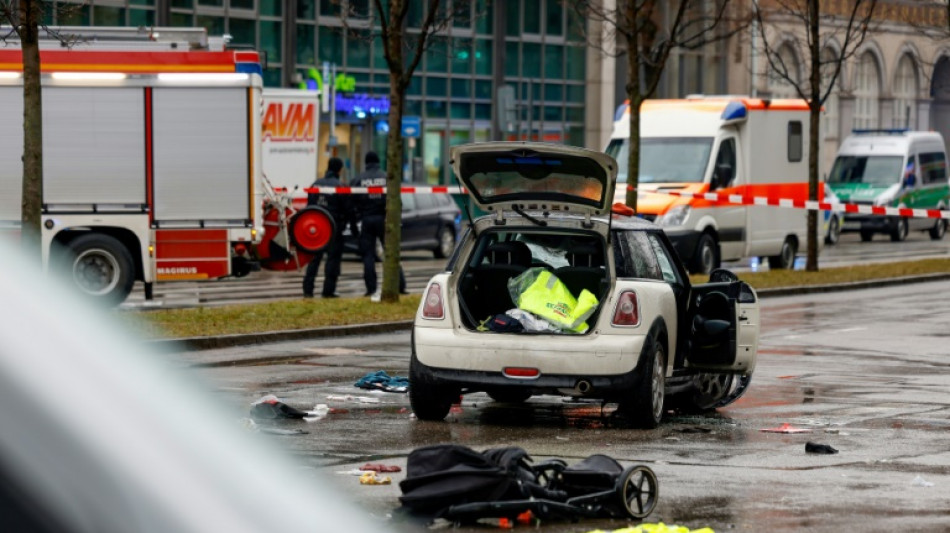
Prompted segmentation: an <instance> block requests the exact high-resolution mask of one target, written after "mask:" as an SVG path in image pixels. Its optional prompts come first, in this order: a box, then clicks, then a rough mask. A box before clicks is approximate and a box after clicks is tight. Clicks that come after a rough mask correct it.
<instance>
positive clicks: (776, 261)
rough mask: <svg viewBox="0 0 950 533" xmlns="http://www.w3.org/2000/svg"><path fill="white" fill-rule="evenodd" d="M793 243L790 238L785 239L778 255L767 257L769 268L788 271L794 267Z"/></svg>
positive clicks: (794, 250) (794, 251)
mask: <svg viewBox="0 0 950 533" xmlns="http://www.w3.org/2000/svg"><path fill="white" fill-rule="evenodd" d="M796 252H797V250H796V249H795V243H794V242H793V241H792V239H791V238H788V237H786V238H785V242H783V243H782V251H781V252H779V254H778V255H773V256H772V257H769V268H771V269H773V270H776V269H782V270H788V269H790V268H792V267H793V266H794V265H795V253H796Z"/></svg>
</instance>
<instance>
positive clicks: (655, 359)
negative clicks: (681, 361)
mask: <svg viewBox="0 0 950 533" xmlns="http://www.w3.org/2000/svg"><path fill="white" fill-rule="evenodd" d="M640 357H641V358H643V361H644V365H643V372H642V374H641V376H640V384H639V385H638V386H637V388H636V390H635V391H633V394H632V396H631V397H630V398H629V399H627V400H626V401H622V402H621V404H620V409H621V411H623V412H624V414H625V415H626V416H627V418H629V419H630V421H631V422H632V423H633V424H634V425H635V426H637V427H640V428H645V429H651V428H655V427H656V426H658V425H659V424H660V420H662V419H663V400H664V394H665V388H666V373H665V369H666V353H665V351H664V350H663V345H662V344H661V343H660V342H659V341H658V340H657V338H656V337H655V336H650V337H647V342H646V343H645V344H644V345H643V352H642V354H641V356H640Z"/></svg>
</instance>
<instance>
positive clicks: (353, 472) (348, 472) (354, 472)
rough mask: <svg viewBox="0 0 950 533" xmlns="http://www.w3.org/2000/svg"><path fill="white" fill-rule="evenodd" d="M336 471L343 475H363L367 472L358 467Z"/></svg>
mask: <svg viewBox="0 0 950 533" xmlns="http://www.w3.org/2000/svg"><path fill="white" fill-rule="evenodd" d="M334 473H335V474H337V475H341V476H362V475H363V474H365V473H366V472H364V471H362V470H360V469H358V468H354V469H353V470H337V471H336V472H334Z"/></svg>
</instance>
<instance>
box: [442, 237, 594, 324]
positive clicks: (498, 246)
mask: <svg viewBox="0 0 950 533" xmlns="http://www.w3.org/2000/svg"><path fill="white" fill-rule="evenodd" d="M605 250H606V247H605V243H604V238H603V237H602V236H601V235H599V234H597V233H593V232H579V231H565V230H564V229H557V230H554V229H548V230H545V229H537V230H535V229H530V228H528V229H516V228H510V229H506V230H504V231H486V232H484V233H483V234H482V235H481V236H480V237H479V239H478V241H477V242H476V243H475V250H474V252H473V253H472V254H471V256H470V259H469V261H468V262H467V263H466V264H465V265H464V267H463V271H462V273H461V276H460V278H459V286H458V295H459V306H460V307H461V317H462V324H463V325H464V326H465V328H466V329H469V330H478V331H485V332H486V333H497V332H498V328H496V329H492V324H491V321H492V319H493V318H495V317H498V316H499V315H505V313H506V312H508V311H510V310H513V309H517V308H518V307H519V306H518V303H519V295H520V294H522V293H521V292H520V290H523V289H524V288H525V287H524V284H522V286H521V287H520V289H519V288H515V289H514V292H515V294H514V295H512V290H511V287H510V285H512V283H511V280H512V279H518V278H519V276H521V278H520V279H522V280H525V279H527V280H531V279H536V276H537V275H540V274H541V273H542V272H545V273H549V274H550V275H553V277H556V278H557V280H559V281H560V283H562V284H563V286H564V287H566V289H567V291H568V292H569V293H570V295H571V296H572V297H573V299H575V300H578V299H580V300H582V301H584V302H587V303H591V302H592V300H591V296H593V298H594V300H593V301H594V302H595V303H594V307H593V310H592V312H591V314H589V315H587V316H586V317H584V318H583V322H584V323H586V324H587V325H588V326H591V327H592V326H593V324H594V323H596V321H597V317H598V316H599V314H600V307H601V302H602V301H603V300H604V298H605V296H606V295H607V291H608V290H609V288H610V276H609V275H608V271H607V267H606V265H607V261H606V253H605ZM526 272H527V273H528V274H527V275H526ZM542 281H543V282H544V283H542V285H544V286H545V287H549V286H552V285H554V283H555V282H554V281H552V280H551V276H548V275H545V277H544V278H543V280H542ZM584 291H587V292H588V293H589V294H585V295H584V296H583V297H582V296H581V295H582V293H584ZM546 297H547V296H546V295H544V294H542V298H541V299H542V301H543V300H544V299H545V298H546ZM521 301H522V311H525V312H531V311H532V309H531V308H530V305H528V304H527V302H526V299H525V298H521ZM550 301H551V303H552V306H551V307H553V306H555V305H556V302H558V301H559V300H557V299H555V298H554V297H553V296H552V297H551V299H550ZM532 314H533V315H534V316H535V317H539V318H541V319H542V322H541V323H542V324H552V327H550V328H549V329H547V330H541V331H539V330H537V329H534V330H532V329H531V328H528V329H526V330H525V331H520V332H519V331H514V333H524V334H531V333H542V334H576V333H581V331H578V330H577V329H575V330H573V331H572V330H571V329H569V328H565V327H563V326H564V324H563V323H561V324H560V326H558V323H557V322H555V321H552V320H551V319H549V318H547V317H545V316H543V312H542V313H538V312H532ZM577 316H580V315H577ZM575 318H576V316H575ZM521 322H522V323H524V320H522V321H521ZM513 329H517V327H515V328H513ZM578 329H580V328H578ZM501 331H505V332H512V331H511V330H510V329H504V328H501ZM586 331H590V328H587V329H585V330H584V332H586Z"/></svg>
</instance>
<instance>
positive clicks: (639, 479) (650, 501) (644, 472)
mask: <svg viewBox="0 0 950 533" xmlns="http://www.w3.org/2000/svg"><path fill="white" fill-rule="evenodd" d="M618 492H619V496H620V497H621V499H622V500H623V507H624V509H626V511H627V514H629V515H630V516H631V517H632V518H644V517H646V516H647V515H649V514H650V513H652V512H653V509H654V508H655V507H656V501H657V498H659V496H660V483H659V481H657V479H656V474H654V473H653V470H651V469H650V468H649V467H646V466H643V465H637V466H632V467H628V468H626V469H624V471H623V473H622V474H621V475H620V484H619V487H618Z"/></svg>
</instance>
